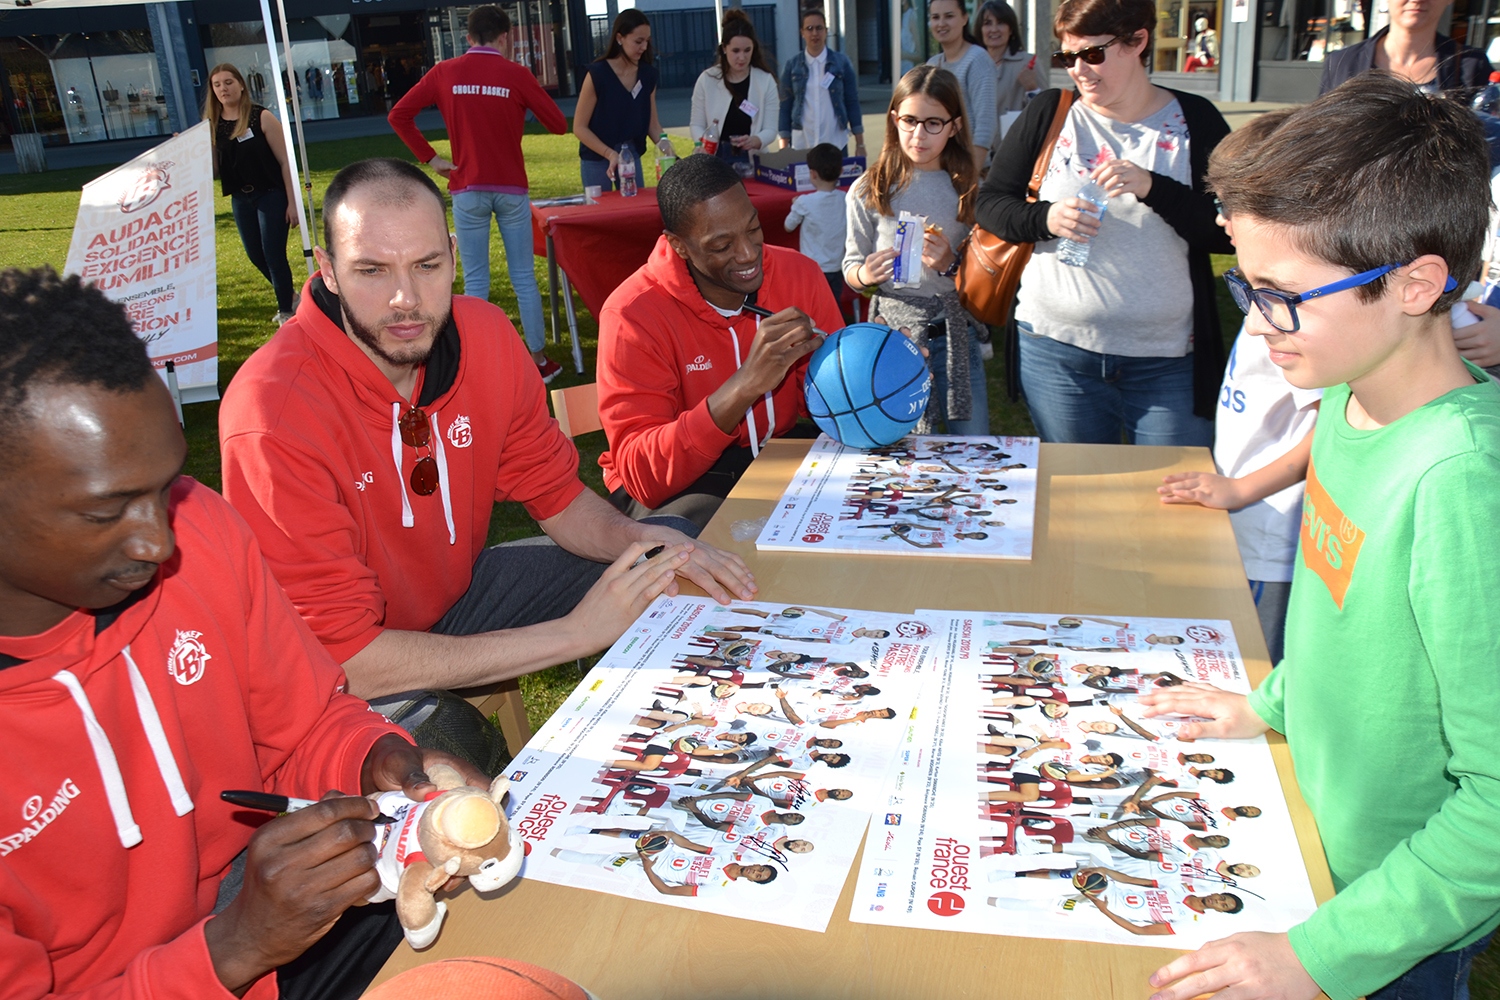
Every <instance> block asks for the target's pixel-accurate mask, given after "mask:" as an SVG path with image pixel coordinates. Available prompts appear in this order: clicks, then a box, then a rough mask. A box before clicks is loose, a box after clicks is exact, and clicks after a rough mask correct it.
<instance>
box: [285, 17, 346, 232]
mask: <svg viewBox="0 0 1500 1000" xmlns="http://www.w3.org/2000/svg"><path fill="white" fill-rule="evenodd" d="M276 13H277V15H278V16H279V17H280V18H281V46H282V51H283V52H285V53H286V75H287V78H288V79H289V80H290V81H291V82H292V113H293V117H294V119H295V121H296V125H297V146H298V148H299V149H301V150H302V189H303V192H304V195H305V198H306V201H307V218H308V221H309V222H310V223H311V224H312V229H311V231H309V232H308V234H307V236H308V242H310V243H316V242H317V240H318V236H317V233H318V206H317V201H316V199H314V198H313V182H312V167H311V166H310V165H309V164H308V162H307V138H306V136H304V135H303V134H302V98H301V96H300V92H299V91H298V90H297V77H296V75H295V74H296V72H297V67H296V66H294V65H293V64H292V35H291V32H290V31H288V30H287V26H286V0H276ZM329 85H330V86H332V81H331V80H330V81H329Z"/></svg>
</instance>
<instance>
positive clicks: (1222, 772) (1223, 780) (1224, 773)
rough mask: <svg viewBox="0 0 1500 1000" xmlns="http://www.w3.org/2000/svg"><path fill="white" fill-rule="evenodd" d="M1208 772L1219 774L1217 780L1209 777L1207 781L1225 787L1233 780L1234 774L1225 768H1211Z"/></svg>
mask: <svg viewBox="0 0 1500 1000" xmlns="http://www.w3.org/2000/svg"><path fill="white" fill-rule="evenodd" d="M1209 770H1210V771H1218V772H1219V776H1218V777H1217V778H1212V777H1211V778H1209V779H1208V780H1209V781H1217V782H1218V783H1219V784H1221V785H1227V784H1229V783H1230V782H1231V781H1233V780H1234V772H1233V771H1231V770H1230V769H1229V768H1227V767H1212V768H1209ZM1200 773H1201V772H1200Z"/></svg>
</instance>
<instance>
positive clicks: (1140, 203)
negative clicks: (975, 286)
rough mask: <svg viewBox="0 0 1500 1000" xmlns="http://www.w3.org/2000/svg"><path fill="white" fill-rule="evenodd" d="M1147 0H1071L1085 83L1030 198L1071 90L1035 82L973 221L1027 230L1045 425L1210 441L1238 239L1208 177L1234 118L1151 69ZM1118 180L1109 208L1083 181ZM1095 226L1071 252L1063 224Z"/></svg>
mask: <svg viewBox="0 0 1500 1000" xmlns="http://www.w3.org/2000/svg"><path fill="white" fill-rule="evenodd" d="M1156 18H1157V15H1156V6H1155V4H1154V3H1153V2H1152V0H1066V2H1064V3H1062V4H1060V5H1059V6H1058V7H1057V15H1056V17H1055V18H1054V21H1053V29H1054V32H1055V33H1056V35H1057V37H1058V38H1059V39H1060V40H1061V43H1062V51H1060V52H1058V53H1055V55H1056V56H1057V58H1058V59H1059V60H1060V61H1061V62H1062V63H1063V65H1064V66H1065V67H1067V71H1068V76H1069V77H1070V78H1071V81H1072V84H1073V87H1074V91H1073V95H1072V101H1071V104H1070V105H1069V106H1068V108H1067V110H1066V115H1065V118H1064V121H1063V123H1062V130H1061V133H1060V134H1059V136H1058V139H1057V143H1056V145H1055V146H1054V147H1053V148H1052V152H1051V156H1050V159H1049V160H1048V162H1047V163H1046V165H1045V171H1044V173H1043V174H1042V179H1041V184H1040V190H1039V192H1038V196H1037V200H1036V201H1035V202H1028V201H1027V186H1028V184H1029V182H1030V179H1031V175H1032V171H1033V169H1034V167H1035V164H1036V161H1037V158H1038V156H1040V155H1041V154H1042V152H1043V150H1044V146H1045V142H1046V137H1047V134H1048V132H1049V130H1050V127H1051V125H1052V123H1053V120H1054V118H1055V117H1056V115H1057V112H1058V109H1059V107H1060V106H1061V102H1062V97H1063V94H1062V92H1061V91H1058V90H1049V91H1045V92H1043V93H1042V94H1040V95H1038V96H1037V97H1036V98H1035V99H1034V100H1033V101H1032V102H1031V103H1030V104H1029V105H1027V107H1026V110H1025V111H1024V112H1022V114H1021V118H1020V119H1019V120H1018V121H1017V122H1016V124H1015V125H1014V126H1013V127H1012V128H1011V130H1010V132H1008V133H1007V134H1006V137H1005V141H1004V142H1003V143H1002V144H1001V145H1000V148H999V149H998V150H997V151H996V154H995V162H994V164H993V166H992V168H991V169H990V172H989V176H988V177H987V179H986V180H985V183H984V186H983V187H982V188H981V189H980V192H979V196H978V199H977V206H976V216H977V223H978V224H979V225H980V226H983V227H984V228H985V229H986V230H988V231H989V232H991V233H994V234H996V235H997V236H1000V237H1002V238H1004V239H1007V240H1011V241H1013V242H1017V243H1024V242H1032V243H1035V245H1036V252H1035V254H1034V255H1033V256H1032V258H1031V261H1030V262H1029V263H1028V264H1027V266H1026V271H1025V274H1024V276H1023V278H1022V282H1021V292H1020V295H1019V298H1018V302H1017V305H1016V309H1015V318H1016V328H1017V330H1018V336H1017V341H1018V344H1017V347H1016V350H1017V353H1018V355H1019V358H1020V363H1019V366H1018V367H1019V370H1020V374H1021V384H1022V387H1023V388H1024V390H1025V392H1026V402H1027V406H1028V408H1029V409H1030V411H1031V418H1032V421H1033V422H1034V423H1035V425H1036V428H1037V431H1038V432H1039V433H1040V435H1041V437H1042V439H1043V440H1044V441H1062V442H1075V443H1089V444H1119V443H1120V442H1121V441H1122V440H1123V441H1125V442H1128V443H1132V444H1158V445H1207V444H1209V442H1210V441H1211V439H1212V435H1213V426H1212V424H1211V423H1210V420H1211V419H1212V417H1213V414H1214V410H1215V407H1216V404H1217V397H1218V390H1219V381H1220V378H1221V376H1222V375H1223V373H1224V347H1223V341H1222V339H1221V335H1220V331H1219V318H1218V311H1217V307H1216V305H1215V288H1214V278H1213V272H1212V269H1211V266H1210V263H1209V254H1211V253H1232V252H1233V249H1232V247H1231V245H1230V242H1229V238H1228V237H1227V236H1226V235H1225V234H1224V232H1223V231H1222V230H1221V229H1220V228H1219V227H1218V226H1217V225H1215V224H1214V218H1215V211H1214V203H1213V196H1212V195H1210V194H1209V193H1208V191H1207V190H1206V189H1205V188H1204V185H1203V176H1204V173H1205V172H1206V170H1207V167H1208V154H1209V153H1210V152H1212V151H1213V149H1214V147H1215V146H1217V145H1218V143H1219V140H1221V139H1222V138H1224V136H1226V135H1228V134H1229V126H1228V125H1227V124H1226V123H1225V121H1224V118H1223V116H1222V115H1220V114H1219V112H1218V110H1217V109H1216V108H1214V106H1213V105H1212V104H1211V103H1210V102H1208V101H1207V100H1205V99H1204V98H1202V97H1198V96H1196V95H1193V94H1186V93H1180V92H1178V91H1173V90H1167V89H1165V88H1162V87H1157V86H1155V85H1153V84H1152V83H1151V79H1150V77H1149V76H1148V75H1147V70H1146V65H1147V62H1148V60H1149V57H1150V52H1151V33H1152V30H1153V29H1154V27H1155V25H1156ZM1091 180H1092V181H1093V182H1095V183H1096V184H1098V185H1099V186H1100V187H1102V188H1103V189H1104V191H1105V193H1106V194H1107V195H1108V199H1109V201H1108V211H1107V212H1106V213H1105V214H1104V216H1103V217H1102V219H1101V218H1099V217H1097V216H1096V215H1094V214H1092V213H1091V211H1090V210H1091V209H1092V208H1093V206H1092V205H1088V204H1087V203H1085V202H1083V201H1081V200H1080V199H1079V198H1077V197H1076V195H1077V194H1078V192H1079V191H1080V189H1082V188H1083V186H1084V185H1085V184H1087V183H1088V182H1089V181H1091ZM1063 237H1065V238H1068V239H1072V240H1077V241H1079V242H1091V243H1092V244H1093V245H1092V247H1091V251H1090V256H1089V259H1088V263H1087V266H1084V267H1074V266H1070V265H1068V264H1065V263H1063V261H1062V260H1061V258H1060V256H1059V254H1058V245H1059V242H1060V238H1063Z"/></svg>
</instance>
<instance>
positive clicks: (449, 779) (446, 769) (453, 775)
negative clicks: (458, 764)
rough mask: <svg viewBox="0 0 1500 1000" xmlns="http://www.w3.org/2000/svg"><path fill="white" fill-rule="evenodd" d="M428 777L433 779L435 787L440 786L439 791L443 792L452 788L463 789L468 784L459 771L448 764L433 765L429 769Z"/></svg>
mask: <svg viewBox="0 0 1500 1000" xmlns="http://www.w3.org/2000/svg"><path fill="white" fill-rule="evenodd" d="M427 776H428V777H429V778H431V779H432V783H433V784H434V785H437V786H438V790H439V791H443V792H446V791H447V790H448V789H450V788H462V787H463V786H464V785H465V783H466V782H465V781H464V776H463V775H462V774H460V773H459V771H458V769H457V768H455V767H450V766H449V765H447V764H434V765H432V766H431V767H429V768H428V769H427Z"/></svg>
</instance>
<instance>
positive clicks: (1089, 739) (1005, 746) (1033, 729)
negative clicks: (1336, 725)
mask: <svg viewBox="0 0 1500 1000" xmlns="http://www.w3.org/2000/svg"><path fill="white" fill-rule="evenodd" d="M917 617H918V618H922V619H924V620H934V621H935V622H938V623H940V624H939V627H942V625H943V624H945V625H946V636H945V641H946V647H945V651H944V655H943V657H942V661H941V663H940V665H939V667H938V669H937V670H936V672H935V673H934V674H933V675H932V676H931V678H930V680H929V682H928V683H927V685H926V687H925V689H924V691H923V694H922V698H921V702H920V704H919V706H918V710H917V713H916V714H915V716H913V719H912V721H911V723H910V724H909V726H908V735H907V740H906V742H904V743H903V750H902V753H901V756H900V758H899V759H898V761H897V762H896V763H895V764H893V765H892V769H891V772H890V774H889V776H888V778H887V786H886V789H885V796H884V798H883V799H882V800H881V801H880V803H879V804H878V805H877V807H876V815H875V820H874V822H873V823H872V824H871V827H870V835H869V838H868V840H867V842H866V847H865V853H864V858H863V862H862V865H861V870H860V873H859V883H858V886H857V888H856V891H855V895H854V904H853V910H852V912H851V914H850V919H852V920H854V921H856V922H859V923H875V924H891V925H896V926H903V927H922V928H928V929H946V930H962V931H971V932H976V933H984V934H1004V935H1013V936H1020V937H1042V938H1061V939H1067V940H1076V941H1096V942H1106V943H1112V944H1152V945H1159V944H1161V943H1162V937H1163V936H1170V938H1171V942H1172V946H1173V947H1181V948H1193V947H1196V946H1198V945H1200V944H1203V943H1205V942H1207V941H1211V940H1215V939H1218V938H1222V937H1226V936H1228V935H1230V934H1234V933H1236V932H1239V931H1284V930H1286V929H1288V928H1289V927H1291V926H1292V925H1293V924H1296V923H1298V922H1300V921H1302V920H1304V919H1306V918H1307V917H1308V916H1309V915H1310V914H1311V913H1312V911H1313V908H1314V906H1315V903H1314V900H1313V895H1312V888H1311V886H1310V884H1309V882H1308V878H1307V871H1306V869H1305V868H1304V866H1303V863H1302V855H1301V852H1300V851H1299V850H1298V846H1297V839H1296V835H1295V833H1294V831H1293V829H1292V824H1291V818H1290V815H1289V813H1288V811H1287V806H1286V800H1285V798H1284V797H1283V796H1282V792H1281V784H1280V781H1279V780H1278V778H1277V775H1276V768H1275V764H1274V763H1273V761H1272V759H1271V754H1270V749H1269V747H1268V746H1267V745H1266V742H1265V740H1264V738H1256V739H1254V740H1197V741H1195V742H1183V741H1179V740H1178V739H1177V738H1176V735H1175V734H1176V731H1177V729H1178V727H1180V726H1181V725H1182V722H1183V721H1184V720H1180V719H1174V718H1170V717H1167V718H1150V717H1147V716H1146V714H1145V712H1144V710H1143V706H1141V705H1140V704H1139V702H1138V696H1139V693H1140V692H1142V691H1146V690H1150V689H1153V688H1160V687H1163V686H1170V685H1175V684H1181V683H1185V682H1190V681H1197V682H1205V683H1209V684H1214V685H1216V686H1219V687H1221V688H1224V689H1226V690H1229V691H1235V692H1242V693H1248V692H1249V690H1250V685H1249V681H1248V679H1247V677H1246V675H1245V670H1244V664H1243V661H1242V660H1241V659H1240V655H1239V650H1238V648H1237V647H1236V645H1235V641H1234V634H1233V631H1232V630H1231V628H1230V625H1229V623H1228V622H1222V621H1184V620H1176V619H1142V618H1130V619H1129V620H1123V619H1110V618H1104V617H1086V616H1065V617H1058V616H1055V615H1032V614H992V613H954V612H949V613H947V616H944V615H941V614H939V613H936V612H923V611H919V612H917ZM945 617H946V621H944V618H945Z"/></svg>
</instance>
